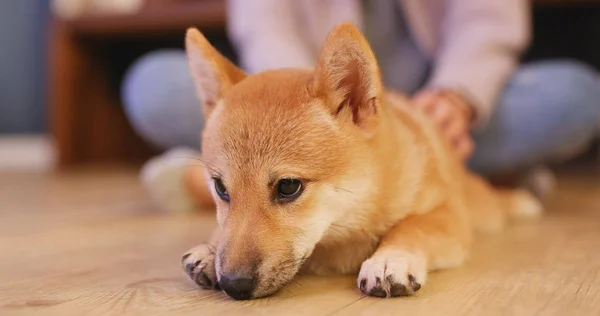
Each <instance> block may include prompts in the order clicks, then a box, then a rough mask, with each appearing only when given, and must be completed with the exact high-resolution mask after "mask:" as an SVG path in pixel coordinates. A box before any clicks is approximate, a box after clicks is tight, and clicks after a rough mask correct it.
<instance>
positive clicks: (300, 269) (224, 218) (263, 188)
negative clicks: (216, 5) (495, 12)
mask: <svg viewBox="0 0 600 316" xmlns="http://www.w3.org/2000/svg"><path fill="white" fill-rule="evenodd" d="M186 51H187V56H188V60H189V65H190V69H191V73H192V77H193V80H194V83H195V87H196V88H197V94H198V97H199V98H200V99H201V100H202V104H203V112H204V115H205V118H206V125H205V129H204V131H203V132H202V158H201V159H202V161H203V163H204V165H205V168H204V169H205V170H204V171H202V172H198V168H197V167H194V168H190V169H189V170H187V171H186V175H185V178H186V179H187V180H186V181H187V182H186V183H187V184H188V188H190V189H191V190H192V191H194V193H195V194H196V195H197V196H199V197H201V198H200V199H201V200H202V199H204V200H205V199H206V196H210V197H212V200H214V204H216V209H217V213H216V216H217V222H218V228H216V230H215V231H214V233H213V234H212V237H211V239H210V240H209V241H208V242H207V243H204V244H201V245H199V246H196V247H195V248H193V249H191V250H190V251H188V252H187V253H186V254H185V255H184V256H183V258H182V266H183V269H184V270H185V271H186V272H187V274H188V275H189V277H190V278H191V279H192V280H193V281H194V282H196V283H197V284H198V285H199V286H200V287H202V288H207V289H221V290H223V291H224V292H225V293H227V294H228V295H229V296H230V297H232V298H234V299H237V300H246V299H253V298H260V297H265V296H269V295H272V294H274V293H276V292H277V291H278V290H280V289H281V288H282V287H283V286H285V285H286V284H287V283H289V282H290V281H291V280H292V278H294V276H295V275H296V274H297V273H310V274H317V275H329V274H358V278H357V287H358V289H360V291H361V292H363V293H364V294H366V295H369V296H375V297H398V296H409V295H413V294H415V293H416V292H417V291H419V289H420V288H421V287H422V286H424V285H425V284H426V281H427V274H428V272H429V271H434V270H439V269H447V268H452V267H456V266H459V265H461V264H462V263H463V262H464V261H465V259H466V258H467V256H468V253H469V248H470V244H471V242H472V240H473V239H474V237H473V236H474V233H475V232H477V231H481V232H497V231H500V230H501V229H502V228H503V227H505V226H506V224H507V223H508V222H509V221H510V220H511V219H527V218H537V217H539V216H540V215H541V213H542V211H543V209H542V206H541V204H540V203H539V201H537V200H536V199H535V198H534V197H533V196H532V195H530V194H529V193H528V192H527V191H524V190H500V189H496V188H493V187H492V186H491V185H489V184H488V183H487V182H486V181H484V180H483V179H482V178H480V177H479V176H477V175H475V174H473V173H471V172H470V171H468V170H467V169H466V168H465V166H464V165H463V163H462V162H461V161H460V159H459V157H458V156H457V155H456V154H455V153H454V151H453V150H452V148H451V146H450V144H449V142H447V141H446V140H445V138H444V137H443V136H442V135H441V132H439V131H438V130H437V128H436V127H435V126H434V125H433V123H431V122H430V121H429V119H428V118H427V117H426V116H425V114H424V113H421V112H419V111H417V110H415V109H413V108H411V106H410V103H409V101H408V100H407V99H406V98H405V97H404V96H402V95H400V94H397V93H393V92H390V91H385V90H384V88H383V85H382V82H381V76H380V71H379V68H378V64H377V62H376V59H375V56H374V54H373V52H372V50H371V48H370V47H369V44H368V43H367V41H366V39H365V38H364V37H363V35H362V34H361V33H360V32H359V31H358V30H357V29H356V28H355V27H354V26H353V25H352V24H348V23H343V24H340V25H338V26H337V27H335V28H334V29H333V30H332V31H331V33H330V34H329V35H328V37H327V39H326V40H325V42H324V44H323V46H322V48H321V51H320V54H319V57H318V61H317V66H316V67H315V68H314V69H278V70H270V71H266V72H262V73H258V74H254V75H248V74H246V73H244V72H243V71H242V70H240V69H239V68H237V67H236V66H235V65H234V64H232V63H231V62H230V61H228V60H227V59H226V58H225V57H223V56H222V55H221V54H220V53H219V52H218V51H217V50H216V49H215V48H213V47H212V46H211V44H210V43H209V42H208V41H207V40H206V38H205V37H204V36H203V35H202V34H201V33H200V32H199V31H198V30H196V29H189V30H188V32H187V34H186ZM202 197H203V198H202Z"/></svg>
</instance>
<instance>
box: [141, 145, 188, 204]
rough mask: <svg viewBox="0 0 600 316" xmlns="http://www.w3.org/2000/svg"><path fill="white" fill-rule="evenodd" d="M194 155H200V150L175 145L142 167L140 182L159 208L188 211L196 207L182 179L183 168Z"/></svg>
mask: <svg viewBox="0 0 600 316" xmlns="http://www.w3.org/2000/svg"><path fill="white" fill-rule="evenodd" d="M196 157H199V153H198V152H197V151H195V150H192V149H188V148H174V149H171V150H169V151H168V152H166V153H164V154H162V155H160V156H157V157H154V158H152V159H150V160H149V161H148V162H146V164H144V166H143V167H142V169H141V171H140V180H141V182H142V185H143V186H144V188H145V189H146V190H147V191H148V193H149V195H150V198H151V199H152V200H153V201H154V203H156V204H157V206H158V207H159V208H160V209H161V210H164V211H169V212H189V211H194V210H196V209H197V205H196V202H195V200H194V198H193V197H192V196H191V194H190V193H189V189H188V188H186V187H185V182H184V171H185V169H186V167H187V166H189V165H190V164H191V163H192V162H193V159H194V158H196Z"/></svg>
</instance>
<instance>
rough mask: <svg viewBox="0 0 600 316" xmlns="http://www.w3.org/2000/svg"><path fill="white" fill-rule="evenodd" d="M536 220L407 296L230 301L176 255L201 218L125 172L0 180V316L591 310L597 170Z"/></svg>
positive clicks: (302, 291) (596, 256) (494, 239)
mask: <svg viewBox="0 0 600 316" xmlns="http://www.w3.org/2000/svg"><path fill="white" fill-rule="evenodd" d="M561 185H562V186H561V193H560V194H559V196H558V197H556V198H555V199H554V200H553V201H552V203H551V207H550V211H549V214H548V216H547V217H545V218H544V219H543V221H542V222H541V223H537V224H525V225H519V226H514V227H512V228H510V229H509V230H508V231H507V232H506V233H504V234H501V235H494V236H483V237H481V238H479V240H478V241H477V243H476V245H475V247H474V250H473V255H472V257H471V259H470V260H469V262H468V263H467V264H466V265H465V266H464V267H462V268H460V269H456V270H452V271H445V272H438V273H435V274H432V275H431V276H430V278H429V280H428V284H427V285H426V286H425V287H424V288H423V289H422V290H421V291H420V292H419V293H418V295H417V296H415V297H411V298H398V299H376V298H366V297H363V296H362V295H361V294H360V293H359V292H358V291H357V289H356V285H355V284H356V282H355V279H354V278H353V277H330V278H317V277H302V278H299V279H298V281H297V282H295V283H293V284H292V285H290V286H288V287H287V288H285V289H284V290H283V291H282V292H280V293H279V294H278V295H276V296H275V297H271V298H268V299H262V300H255V301H245V302H236V301H232V300H230V299H228V298H227V297H226V296H225V295H224V294H222V293H220V292H212V291H203V290H200V289H198V288H197V287H196V286H194V284H192V282H191V281H190V280H188V278H187V277H186V276H185V274H184V273H183V272H182V271H181V270H180V268H179V260H180V256H181V254H182V253H183V252H184V251H185V250H187V249H188V248H190V247H192V246H194V245H195V244H196V243H198V242H201V241H203V240H205V238H206V236H207V234H208V232H209V229H210V227H211V225H213V223H214V220H213V215H212V214H211V213H210V212H204V213H203V214H202V213H201V214H166V213H161V212H160V211H158V210H156V209H155V208H154V207H153V206H152V205H151V204H150V202H149V201H148V199H147V198H146V196H145V195H144V193H143V191H142V190H141V188H140V187H139V185H138V183H137V181H136V178H135V173H134V172H133V171H131V170H122V169H121V170H118V169H108V170H107V169H96V170H94V171H90V170H88V171H78V172H71V173H66V174H53V173H42V172H37V173H7V172H3V173H2V174H0V315H30V314H39V315H61V316H62V315H187V314H190V315H191V314H193V315H235V314H241V313H244V314H247V315H305V316H308V315H310V316H316V315H350V314H358V315H361V314H363V315H388V314H389V315H399V314H401V315H534V314H540V315H600V173H599V172H598V171H594V172H592V171H590V170H587V171H584V172H576V171H572V172H568V173H566V174H564V175H561Z"/></svg>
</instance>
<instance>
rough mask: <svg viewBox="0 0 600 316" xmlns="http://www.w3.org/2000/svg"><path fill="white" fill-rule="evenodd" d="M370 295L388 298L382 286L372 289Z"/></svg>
mask: <svg viewBox="0 0 600 316" xmlns="http://www.w3.org/2000/svg"><path fill="white" fill-rule="evenodd" d="M369 295H371V296H375V297H387V293H386V292H385V290H384V289H383V288H382V287H381V286H375V287H374V288H372V289H371V291H370V292H369Z"/></svg>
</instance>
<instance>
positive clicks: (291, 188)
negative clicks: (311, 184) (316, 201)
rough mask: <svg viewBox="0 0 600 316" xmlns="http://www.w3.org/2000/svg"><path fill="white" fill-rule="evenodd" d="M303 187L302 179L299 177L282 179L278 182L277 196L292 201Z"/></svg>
mask: <svg viewBox="0 0 600 316" xmlns="http://www.w3.org/2000/svg"><path fill="white" fill-rule="evenodd" d="M302 189H303V187H302V181H300V180H298V179H281V180H279V182H278V183H277V197H279V199H282V200H284V201H291V200H294V199H296V198H297V197H298V196H300V194H301V193H302Z"/></svg>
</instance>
